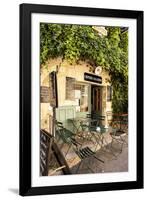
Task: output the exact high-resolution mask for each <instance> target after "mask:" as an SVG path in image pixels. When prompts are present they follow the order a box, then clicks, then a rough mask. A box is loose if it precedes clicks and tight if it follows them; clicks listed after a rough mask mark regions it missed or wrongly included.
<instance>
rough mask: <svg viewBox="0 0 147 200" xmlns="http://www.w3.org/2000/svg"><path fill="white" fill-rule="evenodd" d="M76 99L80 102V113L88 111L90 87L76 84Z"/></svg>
mask: <svg viewBox="0 0 147 200" xmlns="http://www.w3.org/2000/svg"><path fill="white" fill-rule="evenodd" d="M75 98H76V101H77V102H78V107H79V110H78V111H79V112H87V111H88V86H87V85H81V84H76V85H75Z"/></svg>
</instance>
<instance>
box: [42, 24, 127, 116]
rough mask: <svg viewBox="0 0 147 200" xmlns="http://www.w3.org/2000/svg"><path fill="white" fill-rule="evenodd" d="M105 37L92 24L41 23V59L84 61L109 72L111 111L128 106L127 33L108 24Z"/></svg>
mask: <svg viewBox="0 0 147 200" xmlns="http://www.w3.org/2000/svg"><path fill="white" fill-rule="evenodd" d="M107 31H108V35H107V36H99V35H98V33H97V31H95V30H94V29H93V28H92V26H83V25H66V24H45V23H41V24H40V62H41V65H42V64H45V63H46V61H47V60H48V59H50V58H56V57H59V56H60V57H62V59H63V60H64V59H65V60H67V61H69V63H71V64H73V63H76V62H78V61H79V60H87V61H89V62H90V64H91V65H93V68H95V67H96V66H98V65H100V66H103V68H104V69H106V70H108V71H109V74H110V76H111V83H112V86H113V101H112V106H113V111H114V112H127V109H128V32H124V33H121V29H120V28H119V27H110V28H109V27H108V28H107Z"/></svg>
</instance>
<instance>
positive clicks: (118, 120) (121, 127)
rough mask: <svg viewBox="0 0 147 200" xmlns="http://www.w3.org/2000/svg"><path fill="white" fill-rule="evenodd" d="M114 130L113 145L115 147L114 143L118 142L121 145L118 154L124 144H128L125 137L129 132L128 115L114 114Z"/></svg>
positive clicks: (112, 124)
mask: <svg viewBox="0 0 147 200" xmlns="http://www.w3.org/2000/svg"><path fill="white" fill-rule="evenodd" d="M111 126H112V131H111V132H110V135H111V137H112V142H111V147H112V149H113V147H114V145H116V144H118V145H119V146H120V149H119V153H118V154H117V155H116V156H118V155H119V154H120V153H121V152H122V150H123V147H124V145H125V144H126V145H127V142H126V139H125V137H126V136H127V134H128V130H127V129H128V119H127V115H124V114H114V116H113V119H112V123H111Z"/></svg>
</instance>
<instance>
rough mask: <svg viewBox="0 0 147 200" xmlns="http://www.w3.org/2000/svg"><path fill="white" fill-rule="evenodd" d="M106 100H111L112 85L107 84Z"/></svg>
mask: <svg viewBox="0 0 147 200" xmlns="http://www.w3.org/2000/svg"><path fill="white" fill-rule="evenodd" d="M107 101H112V86H107Z"/></svg>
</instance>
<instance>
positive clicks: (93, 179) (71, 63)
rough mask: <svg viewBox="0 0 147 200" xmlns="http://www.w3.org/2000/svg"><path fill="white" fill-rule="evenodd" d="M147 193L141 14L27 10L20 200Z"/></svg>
mask: <svg viewBox="0 0 147 200" xmlns="http://www.w3.org/2000/svg"><path fill="white" fill-rule="evenodd" d="M139 188H143V11H130V10H113V9H98V8H81V7H66V6H50V5H36V4H21V5H20V195H23V196H26V195H42V194H59V193H71V192H72V193H75V192H92V191H105V190H122V189H139Z"/></svg>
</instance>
